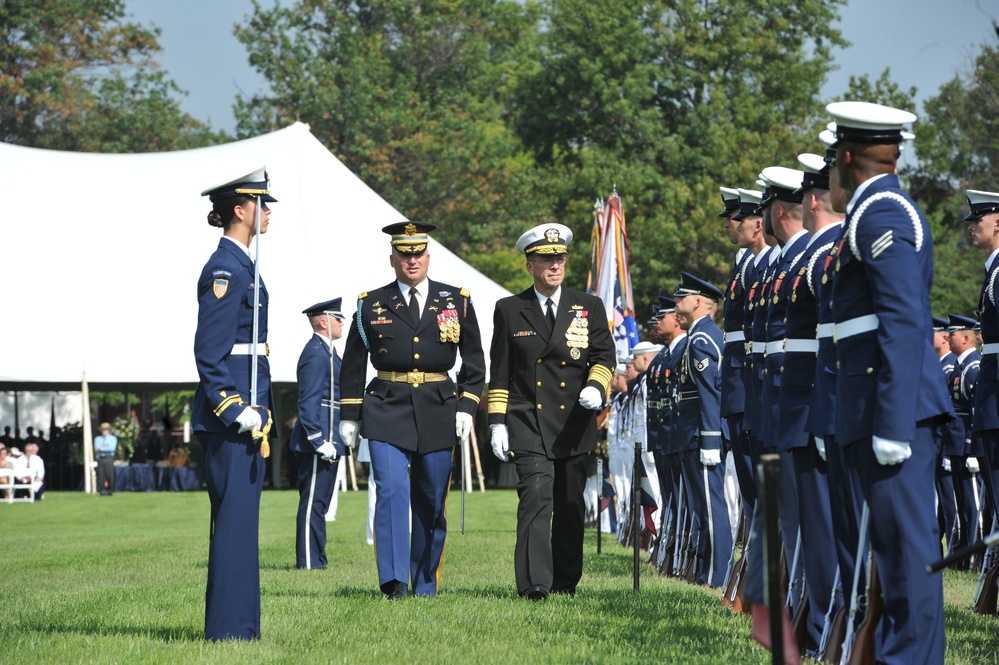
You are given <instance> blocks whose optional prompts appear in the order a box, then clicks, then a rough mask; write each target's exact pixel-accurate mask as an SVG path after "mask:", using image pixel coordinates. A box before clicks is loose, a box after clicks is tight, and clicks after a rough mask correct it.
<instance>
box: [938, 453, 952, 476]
mask: <svg viewBox="0 0 999 665" xmlns="http://www.w3.org/2000/svg"><path fill="white" fill-rule="evenodd" d="M940 466H941V467H943V470H944V471H946V472H948V473H950V470H951V465H950V458H949V457H944V458H943V462H941V463H940Z"/></svg>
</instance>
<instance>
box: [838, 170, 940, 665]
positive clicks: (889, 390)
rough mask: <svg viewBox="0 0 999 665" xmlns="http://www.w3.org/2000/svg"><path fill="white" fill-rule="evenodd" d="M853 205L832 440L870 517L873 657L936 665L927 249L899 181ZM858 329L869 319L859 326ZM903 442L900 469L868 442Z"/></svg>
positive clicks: (934, 408) (936, 541) (841, 289)
mask: <svg viewBox="0 0 999 665" xmlns="http://www.w3.org/2000/svg"><path fill="white" fill-rule="evenodd" d="M864 185H865V189H864V190H863V192H862V193H861V195H860V196H857V197H856V198H855V199H854V200H853V201H852V202H851V204H852V210H851V212H850V213H849V214H848V216H847V219H846V222H845V226H844V235H843V238H842V239H841V240H840V243H839V245H838V246H839V248H840V250H839V253H838V256H837V267H836V276H835V278H834V279H833V282H832V283H833V304H832V311H833V317H834V319H835V329H834V331H835V336H836V355H837V360H838V362H839V374H838V375H837V386H836V440H837V445H838V446H839V447H840V448H842V449H843V454H844V457H845V458H846V462H847V466H848V467H849V468H850V469H851V470H853V471H854V472H855V473H856V474H857V475H858V476H859V481H860V486H861V488H862V492H863V495H864V498H865V499H866V501H867V503H868V505H869V506H870V510H871V526H870V537H871V549H872V551H873V553H874V559H875V561H876V562H877V566H878V571H879V573H880V574H881V576H882V580H883V581H882V590H883V595H884V601H885V615H884V617H883V618H882V628H883V629H882V630H881V631H880V639H879V640H878V643H877V645H876V647H875V654H874V657H875V659H876V660H879V661H882V662H899V663H939V662H943V659H944V643H945V638H944V630H943V589H942V582H941V580H940V578H939V577H937V578H935V579H933V578H931V579H930V580H928V579H927V577H926V572H925V567H926V562H927V561H930V560H933V559H935V558H936V557H938V556H939V554H940V533H939V529H938V527H937V518H936V499H935V493H934V492H931V491H927V489H928V488H929V487H932V486H933V482H934V479H935V476H936V467H937V465H938V455H937V447H936V445H935V442H934V438H933V428H934V427H935V426H936V425H937V424H938V423H939V422H941V421H942V420H943V419H946V418H948V417H953V407H952V405H951V403H950V397H949V395H948V394H947V390H946V386H945V385H944V383H943V382H942V381H941V380H940V362H939V360H938V356H937V354H936V353H935V352H934V351H933V346H932V321H931V315H930V305H929V294H930V288H931V285H932V282H933V249H932V240H931V238H930V233H929V226H928V224H927V223H926V219H925V218H924V217H923V215H922V213H921V211H920V210H919V209H918V207H917V206H916V205H915V203H913V202H912V200H911V199H910V198H909V197H908V195H906V194H905V193H904V192H903V191H902V190H901V189H900V188H899V182H898V177H897V176H895V175H891V174H889V175H881V176H879V177H877V178H875V179H872V180H871V181H868V182H865V183H864ZM860 317H867V318H860ZM874 435H877V436H880V437H883V438H885V439H891V440H894V441H906V442H910V451H911V456H910V457H909V458H908V459H907V460H905V461H904V462H902V463H901V464H898V465H894V466H885V465H881V464H879V463H878V461H877V459H876V456H875V454H874V450H873V447H872V439H871V438H872V436H874Z"/></svg>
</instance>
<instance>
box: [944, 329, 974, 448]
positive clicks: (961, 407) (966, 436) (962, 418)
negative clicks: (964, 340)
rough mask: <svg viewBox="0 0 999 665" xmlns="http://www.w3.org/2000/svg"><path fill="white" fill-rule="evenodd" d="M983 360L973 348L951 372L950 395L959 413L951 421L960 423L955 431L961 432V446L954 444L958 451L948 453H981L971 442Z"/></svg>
mask: <svg viewBox="0 0 999 665" xmlns="http://www.w3.org/2000/svg"><path fill="white" fill-rule="evenodd" d="M981 362H982V354H980V353H979V352H978V351H977V350H975V349H972V350H971V352H970V353H969V354H968V355H967V356H965V358H964V360H959V361H957V362H956V364H955V365H954V371H953V372H952V373H951V380H950V396H951V399H952V400H953V401H954V412H955V413H956V414H957V418H956V419H955V420H953V421H951V422H952V423H955V424H958V425H959V429H958V430H956V432H955V433H957V432H959V433H960V448H958V446H957V445H954V446H953V449H954V450H957V452H947V454H948V455H969V456H977V455H979V454H981V451H978V450H975V449H974V447H973V446H972V443H971V442H972V434H973V433H972V424H973V413H974V405H975V390H976V388H977V384H978V372H979V368H980V366H981ZM951 443H953V442H951Z"/></svg>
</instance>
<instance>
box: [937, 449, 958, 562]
mask: <svg viewBox="0 0 999 665" xmlns="http://www.w3.org/2000/svg"><path fill="white" fill-rule="evenodd" d="M943 460H944V457H943V456H941V457H940V458H938V459H937V464H936V469H935V471H934V473H936V487H937V507H938V511H939V514H938V515H937V528H939V529H940V532H941V533H942V534H943V541H942V543H944V544H946V546H947V547H950V546H951V545H952V544H953V541H952V540H951V539H952V538H953V537H954V535H955V534H956V533H957V499H956V497H957V494H956V493H955V489H954V472H953V470H951V471H947V470H945V469H944V468H943ZM941 547H943V545H941ZM941 556H943V550H941Z"/></svg>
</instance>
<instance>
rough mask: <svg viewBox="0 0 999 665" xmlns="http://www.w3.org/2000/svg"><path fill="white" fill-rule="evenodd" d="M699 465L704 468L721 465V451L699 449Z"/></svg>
mask: <svg viewBox="0 0 999 665" xmlns="http://www.w3.org/2000/svg"><path fill="white" fill-rule="evenodd" d="M701 464H703V465H704V466H715V465H717V464H721V450H718V449H715V450H708V449H707V448H701Z"/></svg>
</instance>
